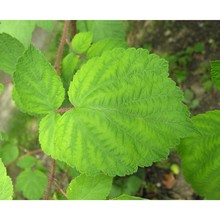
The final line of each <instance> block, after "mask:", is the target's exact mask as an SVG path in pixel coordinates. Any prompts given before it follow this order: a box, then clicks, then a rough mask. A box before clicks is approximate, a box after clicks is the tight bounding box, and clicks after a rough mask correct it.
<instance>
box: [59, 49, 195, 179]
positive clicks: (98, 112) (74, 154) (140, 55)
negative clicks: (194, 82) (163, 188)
mask: <svg viewBox="0 0 220 220" xmlns="http://www.w3.org/2000/svg"><path fill="white" fill-rule="evenodd" d="M68 94H69V98H70V101H71V103H72V104H73V105H74V106H75V109H73V110H71V111H68V112H66V113H65V114H64V115H63V116H62V117H61V118H60V120H59V121H58V123H57V130H56V137H55V139H56V146H58V147H59V150H60V157H61V159H62V160H63V161H65V162H66V163H68V164H69V165H71V166H75V167H76V168H77V169H78V170H79V171H80V172H81V173H86V174H87V175H95V174H97V173H100V172H104V173H105V174H107V175H110V176H115V175H119V176H124V175H127V174H131V173H134V172H135V171H136V170H137V168H138V166H141V167H143V166H150V165H151V164H152V163H153V162H155V161H159V160H161V159H165V158H167V156H168V154H169V152H170V150H171V149H173V148H174V147H175V146H176V145H177V144H179V141H180V138H182V137H185V136H186V135H188V133H189V132H191V130H192V124H191V121H190V119H189V118H188V116H189V112H188V110H187V107H186V106H185V105H183V104H182V99H183V94H182V92H181V91H180V89H179V88H178V87H176V85H175V83H174V82H173V81H172V80H171V79H170V78H169V77H168V65H167V62H166V61H165V60H164V59H160V58H159V57H158V56H156V55H153V54H152V55H150V54H149V53H148V51H146V50H143V49H138V50H136V49H127V50H125V49H114V50H112V51H110V52H106V53H104V54H103V55H102V56H101V57H96V58H93V59H91V60H90V61H88V62H87V63H86V64H85V65H83V66H82V68H81V69H80V70H79V71H78V72H77V73H76V75H75V76H74V79H73V82H72V83H71V85H70V89H69V92H68Z"/></svg>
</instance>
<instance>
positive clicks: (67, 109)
mask: <svg viewBox="0 0 220 220" xmlns="http://www.w3.org/2000/svg"><path fill="white" fill-rule="evenodd" d="M73 108H74V107H69V108H59V109H57V110H56V112H57V113H64V112H67V111H69V110H71V109H73Z"/></svg>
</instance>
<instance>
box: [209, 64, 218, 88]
mask: <svg viewBox="0 0 220 220" xmlns="http://www.w3.org/2000/svg"><path fill="white" fill-rule="evenodd" d="M211 76H212V81H213V83H215V85H216V87H217V88H218V89H220V60H215V61H212V62H211Z"/></svg>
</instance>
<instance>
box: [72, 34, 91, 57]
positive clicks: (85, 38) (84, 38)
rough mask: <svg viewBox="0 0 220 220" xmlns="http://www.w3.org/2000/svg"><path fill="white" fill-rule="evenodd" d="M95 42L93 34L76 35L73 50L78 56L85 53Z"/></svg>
mask: <svg viewBox="0 0 220 220" xmlns="http://www.w3.org/2000/svg"><path fill="white" fill-rule="evenodd" d="M92 40H93V34H92V33H91V32H82V33H78V34H76V35H75V37H74V38H73V40H72V42H71V44H72V47H73V50H74V51H75V52H76V53H78V54H83V53H85V52H86V51H87V50H88V49H89V47H90V45H91V43H92Z"/></svg>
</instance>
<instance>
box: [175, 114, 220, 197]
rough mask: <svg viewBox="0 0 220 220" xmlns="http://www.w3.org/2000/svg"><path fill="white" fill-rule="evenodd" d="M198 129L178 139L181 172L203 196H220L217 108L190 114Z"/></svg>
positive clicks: (219, 129) (219, 132)
mask: <svg viewBox="0 0 220 220" xmlns="http://www.w3.org/2000/svg"><path fill="white" fill-rule="evenodd" d="M192 121H193V124H194V126H195V127H196V128H197V130H198V132H197V133H193V134H192V135H191V137H187V138H185V139H183V140H182V141H181V145H180V146H179V155H180V158H181V161H182V169H183V174H184V176H185V178H186V180H187V182H189V183H190V184H191V185H192V187H193V188H194V190H195V191H196V192H197V193H198V194H200V195H202V196H205V198H206V199H220V185H219V182H220V175H219V170H220V147H219V146H220V111H210V112H207V113H206V114H201V115H197V116H195V117H193V119H192Z"/></svg>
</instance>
